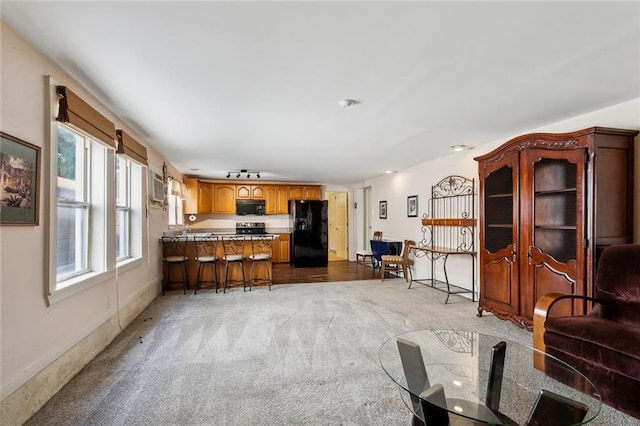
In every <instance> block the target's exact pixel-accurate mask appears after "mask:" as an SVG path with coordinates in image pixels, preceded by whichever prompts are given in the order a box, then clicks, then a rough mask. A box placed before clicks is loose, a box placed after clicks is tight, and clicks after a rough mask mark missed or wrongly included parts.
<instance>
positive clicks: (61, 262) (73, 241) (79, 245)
mask: <svg viewBox="0 0 640 426" xmlns="http://www.w3.org/2000/svg"><path fill="white" fill-rule="evenodd" d="M87 148H88V141H87V140H86V139H85V138H84V137H83V136H81V135H79V134H78V133H75V132H73V131H71V130H69V129H67V128H66V127H64V126H58V152H57V179H56V182H57V191H56V194H57V199H58V209H57V210H58V212H57V213H58V220H57V235H58V239H57V250H56V252H57V253H58V257H57V280H58V281H63V280H65V279H67V278H70V277H73V276H75V275H79V274H82V273H84V272H86V271H87V270H88V268H89V266H88V256H87V247H88V246H89V244H88V238H89V234H88V225H89V208H90V202H89V194H88V186H89V181H88V172H89V170H88V162H89V161H90V158H88V157H89V152H88V150H87Z"/></svg>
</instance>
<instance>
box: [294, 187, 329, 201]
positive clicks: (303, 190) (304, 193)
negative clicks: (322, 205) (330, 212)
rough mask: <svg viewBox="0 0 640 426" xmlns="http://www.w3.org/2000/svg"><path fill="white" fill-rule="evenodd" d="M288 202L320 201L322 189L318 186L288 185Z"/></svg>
mask: <svg viewBox="0 0 640 426" xmlns="http://www.w3.org/2000/svg"><path fill="white" fill-rule="evenodd" d="M289 199H290V200H321V199H322V187H321V186H319V185H289Z"/></svg>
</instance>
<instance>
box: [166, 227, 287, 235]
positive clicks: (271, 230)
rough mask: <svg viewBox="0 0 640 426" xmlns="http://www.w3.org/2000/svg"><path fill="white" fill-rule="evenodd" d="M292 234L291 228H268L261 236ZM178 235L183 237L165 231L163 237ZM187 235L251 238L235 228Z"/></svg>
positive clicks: (192, 231)
mask: <svg viewBox="0 0 640 426" xmlns="http://www.w3.org/2000/svg"><path fill="white" fill-rule="evenodd" d="M289 233H291V229H289V228H268V229H267V230H266V232H265V234H261V235H273V234H289ZM178 235H183V233H182V230H178V229H176V230H173V231H165V232H163V233H162V236H163V237H174V236H178ZM185 235H194V236H210V235H213V236H225V235H226V236H233V235H238V236H251V235H246V234H236V230H235V228H195V229H193V228H192V229H191V230H190V231H189V232H187V233H186V234H185Z"/></svg>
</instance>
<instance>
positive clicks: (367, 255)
mask: <svg viewBox="0 0 640 426" xmlns="http://www.w3.org/2000/svg"><path fill="white" fill-rule="evenodd" d="M381 239H382V231H375V232H374V233H373V240H375V241H380V240H381ZM367 259H370V260H371V267H372V268H373V269H376V263H375V262H376V261H375V258H374V257H373V251H372V250H358V251H356V269H357V268H358V265H359V264H360V261H362V270H364V267H365V266H366V264H367Z"/></svg>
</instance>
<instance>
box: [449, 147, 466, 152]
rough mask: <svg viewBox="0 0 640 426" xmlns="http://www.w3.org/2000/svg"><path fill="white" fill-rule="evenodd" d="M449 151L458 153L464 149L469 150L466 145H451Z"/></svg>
mask: <svg viewBox="0 0 640 426" xmlns="http://www.w3.org/2000/svg"><path fill="white" fill-rule="evenodd" d="M451 149H452V150H453V151H454V152H460V151H464V150H465V149H469V147H468V146H466V145H451Z"/></svg>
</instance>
